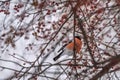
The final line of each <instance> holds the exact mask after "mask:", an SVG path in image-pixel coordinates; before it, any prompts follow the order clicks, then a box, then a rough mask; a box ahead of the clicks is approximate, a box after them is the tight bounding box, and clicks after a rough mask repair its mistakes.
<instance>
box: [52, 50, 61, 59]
mask: <svg viewBox="0 0 120 80" xmlns="http://www.w3.org/2000/svg"><path fill="white" fill-rule="evenodd" d="M62 53H63V51H62V52H60V53H59V54H58V55H57V56H56V57H54V58H53V60H54V61H56V60H57V59H59V58H60V56H61V55H62Z"/></svg>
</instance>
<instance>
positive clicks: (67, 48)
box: [53, 36, 82, 61]
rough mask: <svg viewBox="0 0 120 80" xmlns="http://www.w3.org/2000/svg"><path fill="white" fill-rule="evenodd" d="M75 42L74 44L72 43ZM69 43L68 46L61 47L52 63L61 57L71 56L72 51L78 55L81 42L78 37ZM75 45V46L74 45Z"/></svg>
mask: <svg viewBox="0 0 120 80" xmlns="http://www.w3.org/2000/svg"><path fill="white" fill-rule="evenodd" d="M74 40H75V42H74ZM74 40H73V41H70V42H69V43H68V44H65V45H63V46H62V47H61V48H60V49H59V50H58V51H57V52H58V53H59V54H58V55H57V56H55V57H54V58H53V60H54V61H56V60H58V59H59V58H60V57H61V56H62V55H68V56H70V55H73V54H74V50H75V53H80V51H81V48H82V40H81V38H80V36H75V39H74ZM74 43H75V45H74ZM74 48H75V49H74Z"/></svg>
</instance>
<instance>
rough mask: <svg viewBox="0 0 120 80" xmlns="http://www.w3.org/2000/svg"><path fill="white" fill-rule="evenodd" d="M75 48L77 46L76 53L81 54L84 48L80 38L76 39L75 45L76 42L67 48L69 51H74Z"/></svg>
mask: <svg viewBox="0 0 120 80" xmlns="http://www.w3.org/2000/svg"><path fill="white" fill-rule="evenodd" d="M74 46H75V51H76V52H77V53H79V52H80V50H81V47H82V41H81V40H80V39H78V38H75V45H74V42H71V43H69V44H68V45H67V46H66V48H67V49H68V50H73V49H74Z"/></svg>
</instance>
